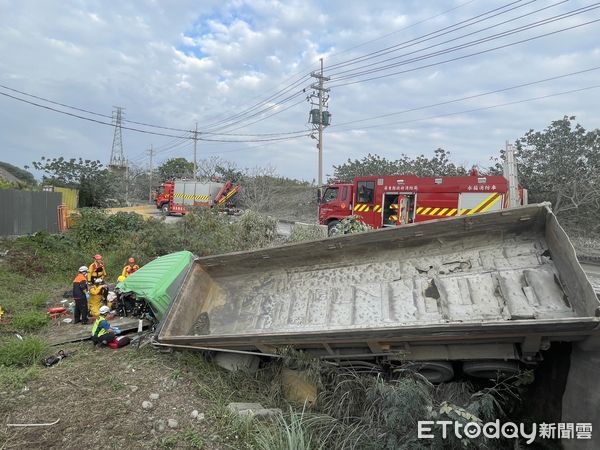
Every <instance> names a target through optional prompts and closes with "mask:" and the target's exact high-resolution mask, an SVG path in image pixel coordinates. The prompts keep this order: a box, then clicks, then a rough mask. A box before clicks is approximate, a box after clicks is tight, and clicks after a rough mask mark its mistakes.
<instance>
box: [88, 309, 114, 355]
mask: <svg viewBox="0 0 600 450" xmlns="http://www.w3.org/2000/svg"><path fill="white" fill-rule="evenodd" d="M99 312H100V315H99V316H98V318H97V319H96V321H95V322H94V325H93V326H92V341H93V342H94V345H97V344H100V345H107V344H108V343H109V342H111V341H114V340H115V337H116V335H115V332H114V330H113V329H112V328H111V327H110V323H108V320H106V315H107V314H108V313H109V312H110V308H109V307H108V306H106V305H104V306H101V307H100V311H99Z"/></svg>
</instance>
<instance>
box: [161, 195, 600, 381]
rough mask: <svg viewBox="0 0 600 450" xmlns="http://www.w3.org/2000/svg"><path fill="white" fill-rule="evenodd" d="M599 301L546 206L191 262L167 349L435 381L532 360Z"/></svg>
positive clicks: (589, 329)
mask: <svg viewBox="0 0 600 450" xmlns="http://www.w3.org/2000/svg"><path fill="white" fill-rule="evenodd" d="M599 307H600V303H599V301H598V298H597V297H596V295H595V293H594V291H593V289H592V286H591V285H590V283H589V281H588V279H587V278H586V275H585V274H584V272H583V271H582V269H581V266H580V265H579V263H578V261H577V259H576V257H575V251H574V249H573V247H572V245H571V243H570V241H569V239H568V237H567V235H566V234H565V232H564V231H563V229H562V228H561V227H560V225H559V223H558V222H557V220H556V217H555V216H554V214H553V213H552V211H551V210H550V209H549V207H548V205H547V204H537V205H529V206H525V207H520V208H515V209H510V210H502V211H497V212H491V213H485V214H478V215H471V216H461V217H456V218H453V219H445V220H441V221H430V222H424V223H419V224H410V225H406V226H403V227H398V228H390V229H382V230H376V231H372V232H367V233H360V234H354V235H346V236H338V237H334V238H327V239H322V240H318V241H311V242H304V243H299V244H292V245H285V246H281V247H275V248H269V249H265V250H258V251H249V252H238V253H232V254H226V255H219V256H212V257H203V258H198V259H196V260H195V262H194V264H192V265H191V266H190V268H189V270H188V272H187V274H186V276H185V278H184V281H183V283H182V285H181V288H180V290H179V292H178V293H177V295H176V297H175V299H174V301H173V303H172V304H171V305H170V307H169V310H168V311H167V314H166V316H165V318H164V320H163V321H162V323H161V326H160V327H159V329H158V332H157V340H158V342H159V343H160V344H163V345H173V346H184V347H192V348H199V349H216V350H218V349H222V350H224V351H228V352H231V351H234V352H240V353H244V352H256V353H259V352H262V353H267V354H273V353H276V351H277V349H278V348H281V347H284V346H291V347H294V348H296V349H301V350H304V351H306V352H309V353H311V354H313V355H315V356H318V357H320V358H323V359H326V360H330V361H334V362H336V363H338V364H341V365H349V366H354V367H367V368H371V369H373V370H377V369H379V368H386V367H387V368H388V369H389V368H391V369H392V370H394V367H397V366H398V367H399V366H402V365H403V364H406V363H407V362H411V364H413V365H414V367H416V368H417V369H418V370H420V371H421V372H422V373H423V374H424V375H425V376H427V377H428V378H429V379H430V380H431V381H445V380H449V379H451V378H453V377H454V375H455V372H456V371H457V370H461V371H462V372H463V373H465V374H467V375H472V376H481V377H488V376H492V374H495V373H497V372H498V371H500V372H502V373H505V374H510V373H512V372H515V371H517V370H518V368H519V366H522V365H523V364H535V363H536V361H537V360H538V358H539V357H540V356H539V355H540V353H539V352H540V350H545V349H548V348H549V347H550V346H551V345H552V343H553V342H556V341H581V340H585V339H587V338H588V337H589V336H591V335H595V334H598V333H599V332H600V326H599V324H600V318H599V316H600V314H599V313H600V308H599Z"/></svg>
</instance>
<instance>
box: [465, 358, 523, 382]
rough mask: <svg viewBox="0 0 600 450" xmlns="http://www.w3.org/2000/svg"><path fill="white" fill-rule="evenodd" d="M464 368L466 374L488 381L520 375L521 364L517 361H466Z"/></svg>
mask: <svg viewBox="0 0 600 450" xmlns="http://www.w3.org/2000/svg"><path fill="white" fill-rule="evenodd" d="M462 367H463V372H464V373H465V374H467V375H469V376H472V377H475V378H486V379H488V380H492V379H496V378H507V377H510V376H512V375H516V374H518V373H519V364H518V363H517V362H516V361H503V360H497V361H494V360H489V361H466V362H464V363H463V366H462Z"/></svg>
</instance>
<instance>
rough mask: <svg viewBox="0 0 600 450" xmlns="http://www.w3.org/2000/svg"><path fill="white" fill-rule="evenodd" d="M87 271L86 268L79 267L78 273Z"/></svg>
mask: <svg viewBox="0 0 600 450" xmlns="http://www.w3.org/2000/svg"><path fill="white" fill-rule="evenodd" d="M87 271H88V268H87V267H86V266H81V267H80V268H79V272H87Z"/></svg>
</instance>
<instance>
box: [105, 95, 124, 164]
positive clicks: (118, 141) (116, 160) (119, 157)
mask: <svg viewBox="0 0 600 450" xmlns="http://www.w3.org/2000/svg"><path fill="white" fill-rule="evenodd" d="M115 108H116V110H115V111H113V123H114V124H115V135H114V137H113V145H112V152H111V153H110V162H109V163H108V167H109V168H110V169H112V170H115V171H124V170H125V168H126V167H127V160H126V159H125V155H124V153H123V134H122V130H121V125H122V121H123V109H124V108H121V107H120V106H115Z"/></svg>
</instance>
